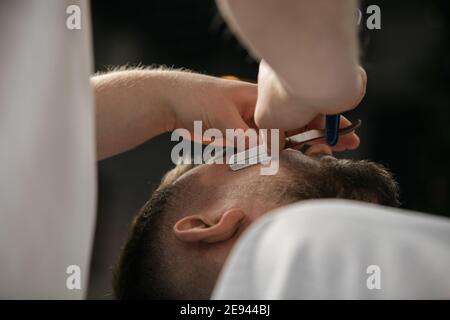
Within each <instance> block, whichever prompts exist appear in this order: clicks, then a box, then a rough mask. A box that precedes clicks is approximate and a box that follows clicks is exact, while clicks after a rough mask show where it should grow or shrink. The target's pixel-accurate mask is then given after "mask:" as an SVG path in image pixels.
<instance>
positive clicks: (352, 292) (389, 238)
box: [213, 200, 450, 299]
mask: <svg viewBox="0 0 450 320" xmlns="http://www.w3.org/2000/svg"><path fill="white" fill-rule="evenodd" d="M449 273H450V220H448V219H444V218H439V217H434V216H430V215H424V214H420V213H414V212H410V211H405V210H399V209H391V208H386V207H381V206H375V205H370V204H363V203H359V202H351V201H342V200H340V201H339V200H315V201H305V202H301V203H297V204H294V205H291V206H288V207H285V208H280V209H278V210H276V211H275V212H273V213H272V214H269V215H267V216H266V217H263V218H261V220H260V221H258V222H256V223H255V224H254V225H253V226H251V227H250V229H249V230H248V231H247V232H246V233H245V234H244V235H243V237H242V238H241V239H240V240H239V241H238V243H237V244H236V246H235V247H234V249H233V251H232V253H231V255H230V257H229V259H228V260H227V262H226V264H225V266H224V270H223V272H222V274H221V276H220V277H219V280H218V283H217V286H216V288H215V290H214V294H213V298H214V299H450V276H449Z"/></svg>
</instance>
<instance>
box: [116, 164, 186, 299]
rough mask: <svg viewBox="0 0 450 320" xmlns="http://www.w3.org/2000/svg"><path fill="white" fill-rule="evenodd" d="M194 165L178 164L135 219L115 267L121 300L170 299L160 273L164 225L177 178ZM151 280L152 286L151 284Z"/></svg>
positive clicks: (165, 282)
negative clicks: (161, 241)
mask: <svg viewBox="0 0 450 320" xmlns="http://www.w3.org/2000/svg"><path fill="white" fill-rule="evenodd" d="M193 167H194V165H178V166H177V167H175V168H174V169H172V170H171V171H169V172H168V173H167V174H166V175H165V176H164V178H163V179H162V181H161V184H160V185H159V187H158V188H157V189H156V190H155V191H154V192H153V194H152V196H151V198H150V199H149V200H148V201H147V202H146V203H145V205H144V206H143V207H142V208H141V210H140V211H139V213H138V214H137V216H136V217H135V218H134V220H133V222H132V224H131V229H130V232H129V236H128V240H127V241H126V244H125V246H124V247H123V249H122V252H121V255H120V258H119V261H118V262H117V264H116V265H115V267H114V272H113V289H114V294H115V296H116V298H118V299H171V298H174V297H172V296H171V293H170V290H168V288H167V281H165V280H164V277H162V275H161V273H162V272H161V271H162V270H163V268H164V266H163V265H161V261H162V259H161V258H160V255H161V246H160V245H159V244H160V240H161V237H162V235H161V233H162V230H161V227H160V226H161V225H162V224H163V220H164V216H165V213H166V212H167V210H168V209H169V207H170V203H171V201H172V198H173V197H174V194H175V192H174V191H175V190H176V189H177V187H176V185H175V181H176V180H177V179H178V178H179V177H180V176H181V175H183V174H184V173H186V172H187V171H189V170H190V169H192V168H193ZM149 283H150V284H151V286H149Z"/></svg>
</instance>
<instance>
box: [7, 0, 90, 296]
mask: <svg viewBox="0 0 450 320" xmlns="http://www.w3.org/2000/svg"><path fill="white" fill-rule="evenodd" d="M69 5H78V6H80V8H81V21H82V23H81V27H82V28H81V30H68V29H67V27H66V19H67V17H68V14H67V13H66V8H67V7H68V6H69ZM91 68H92V57H91V40H90V24H89V6H88V2H87V1H85V0H81V1H77V0H70V1H69V0H46V1H42V0H1V1H0V298H2V299H3V298H7V299H18V298H62V299H72V298H74V299H79V298H83V297H84V294H85V290H86V286H87V280H88V270H89V269H88V268H89V260H90V259H89V257H90V252H91V249H90V248H91V242H92V237H93V231H94V222H95V190H96V180H95V163H96V162H95V147H94V144H95V140H94V113H93V111H94V110H93V94H92V92H91V88H90V84H89V75H90V72H91ZM69 265H78V266H79V267H80V268H81V272H82V273H81V282H82V286H81V290H68V289H67V288H66V279H67V277H68V275H67V274H66V268H67V266H69Z"/></svg>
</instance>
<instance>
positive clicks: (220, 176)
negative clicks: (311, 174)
mask: <svg viewBox="0 0 450 320" xmlns="http://www.w3.org/2000/svg"><path fill="white" fill-rule="evenodd" d="M311 161H314V160H313V159H312V158H310V157H308V156H305V155H304V154H302V153H301V152H299V151H296V150H284V151H283V152H281V154H280V160H279V170H278V172H277V173H276V174H275V175H274V177H276V176H281V175H284V173H285V172H286V169H289V170H292V169H295V170H299V171H301V169H302V168H304V166H305V164H306V163H308V162H311ZM261 169H262V165H261V164H256V165H254V166H251V167H247V168H245V169H242V170H238V171H233V170H232V169H231V168H230V166H229V165H227V164H201V165H198V166H196V167H195V168H193V169H191V170H189V171H188V172H186V173H184V174H183V175H182V176H180V177H179V178H178V179H177V180H176V182H178V181H180V182H183V183H190V182H192V181H194V179H195V182H196V183H199V184H201V185H203V186H205V187H207V186H217V185H218V184H227V183H230V182H235V181H243V180H245V179H255V178H258V177H259V176H262V175H261ZM263 177H265V178H267V179H270V177H271V176H263Z"/></svg>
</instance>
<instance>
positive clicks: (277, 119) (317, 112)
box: [255, 61, 367, 151]
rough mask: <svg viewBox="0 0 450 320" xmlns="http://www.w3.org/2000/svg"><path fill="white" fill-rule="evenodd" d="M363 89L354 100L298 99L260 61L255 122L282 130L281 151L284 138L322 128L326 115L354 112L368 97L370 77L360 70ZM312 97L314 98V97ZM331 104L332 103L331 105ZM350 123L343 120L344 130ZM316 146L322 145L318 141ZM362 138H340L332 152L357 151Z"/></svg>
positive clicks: (353, 135) (354, 135)
mask: <svg viewBox="0 0 450 320" xmlns="http://www.w3.org/2000/svg"><path fill="white" fill-rule="evenodd" d="M358 74H359V76H360V79H359V80H360V83H359V87H360V90H358V91H359V92H357V94H354V96H353V97H350V98H349V97H348V96H347V97H345V98H342V99H341V101H338V100H339V99H340V98H339V97H336V98H334V99H328V100H329V101H327V99H326V98H324V99H323V100H322V101H320V99H309V97H305V99H302V98H303V97H295V96H294V95H293V94H291V93H290V92H288V90H287V89H286V87H285V85H284V84H283V83H282V80H281V79H279V77H278V76H277V74H276V73H275V72H274V71H273V70H272V69H271V68H270V66H269V65H268V64H266V63H265V62H264V61H262V62H261V64H260V68H259V75H258V100H257V104H256V109H255V122H256V124H257V126H258V127H259V128H267V129H280V148H283V146H284V137H285V134H286V135H288V136H289V135H292V134H295V133H299V132H302V131H306V130H311V129H323V128H324V126H325V115H326V114H339V113H343V112H345V111H349V110H352V109H354V108H355V107H356V106H357V105H358V104H359V103H360V102H361V100H362V98H363V97H364V95H365V89H366V83H367V75H366V73H365V71H364V69H363V68H361V67H359V68H358ZM312 96H313V95H312ZM330 101H332V102H331V103H330ZM349 124H350V121H348V120H347V119H346V118H345V117H341V127H345V126H348V125H349ZM315 143H323V141H318V142H315ZM358 146H359V138H358V136H357V135H356V134H355V133H352V134H348V135H345V136H342V137H340V139H339V142H338V144H337V145H336V146H335V147H333V148H332V149H333V151H343V150H346V149H356V148H357V147H358Z"/></svg>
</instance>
